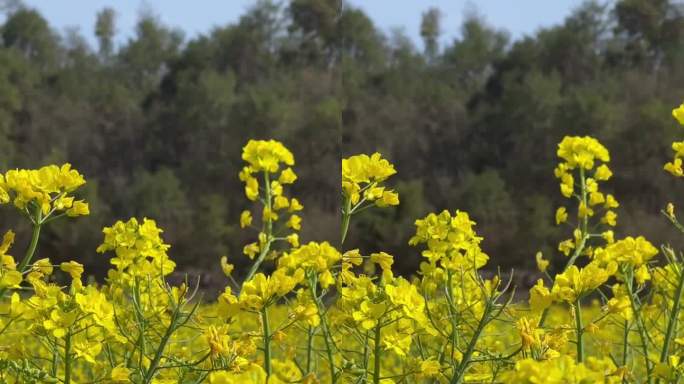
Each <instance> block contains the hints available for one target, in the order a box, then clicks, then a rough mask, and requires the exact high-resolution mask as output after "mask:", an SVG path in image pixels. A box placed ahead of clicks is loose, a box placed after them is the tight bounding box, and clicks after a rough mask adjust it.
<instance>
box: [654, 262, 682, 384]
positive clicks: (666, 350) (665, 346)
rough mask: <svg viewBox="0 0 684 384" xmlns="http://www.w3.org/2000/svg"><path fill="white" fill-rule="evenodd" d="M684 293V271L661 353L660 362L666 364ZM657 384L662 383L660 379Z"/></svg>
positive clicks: (680, 275) (678, 284)
mask: <svg viewBox="0 0 684 384" xmlns="http://www.w3.org/2000/svg"><path fill="white" fill-rule="evenodd" d="M683 291H684V271H680V273H679V282H678V283H677V291H676V292H675V296H674V302H673V303H672V311H671V312H670V319H669V321H668V323H667V331H666V332H665V339H664V342H663V349H662V351H661V352H660V362H661V363H664V362H665V361H667V357H668V354H669V353H670V341H671V340H672V336H673V333H674V330H675V329H676V328H677V320H678V319H679V306H680V299H681V297H682V292H683ZM656 382H660V379H658V380H657V381H656Z"/></svg>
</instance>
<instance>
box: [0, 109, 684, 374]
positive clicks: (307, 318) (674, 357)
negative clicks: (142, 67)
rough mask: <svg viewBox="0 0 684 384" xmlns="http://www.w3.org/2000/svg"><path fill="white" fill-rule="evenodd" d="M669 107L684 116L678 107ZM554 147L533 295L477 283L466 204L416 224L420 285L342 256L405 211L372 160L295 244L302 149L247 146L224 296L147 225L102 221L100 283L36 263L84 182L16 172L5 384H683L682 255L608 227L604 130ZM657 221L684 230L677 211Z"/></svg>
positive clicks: (66, 268)
mask: <svg viewBox="0 0 684 384" xmlns="http://www.w3.org/2000/svg"><path fill="white" fill-rule="evenodd" d="M673 116H674V117H675V118H676V119H677V120H678V121H679V122H680V123H684V105H683V106H681V107H679V108H677V109H675V110H674V111H673ZM672 148H673V149H674V151H675V155H674V159H673V160H672V162H669V163H667V164H666V165H665V167H664V168H665V170H666V171H668V172H670V173H672V174H673V175H675V176H678V177H681V176H682V175H683V174H684V172H682V158H684V142H676V143H674V144H673V145H672ZM558 157H559V159H560V162H559V164H558V166H557V167H556V170H555V177H556V178H558V179H559V181H560V193H561V194H562V196H564V197H566V198H567V199H568V203H567V205H565V206H562V207H559V208H558V210H557V212H556V217H555V221H556V224H557V225H566V226H567V227H568V233H569V238H568V239H567V240H564V241H562V242H561V243H560V244H559V246H558V250H559V255H558V256H557V257H561V258H562V257H564V258H565V260H564V263H563V264H565V267H564V268H562V269H561V270H552V269H551V267H550V265H551V263H550V262H549V260H548V259H545V258H544V256H543V255H541V254H537V256H536V261H537V265H538V267H539V270H540V272H541V273H542V274H543V276H544V278H542V279H539V281H538V282H537V283H536V284H535V285H534V286H533V287H532V288H531V289H530V292H529V301H528V302H515V301H514V297H515V293H514V290H515V289H514V287H512V286H511V285H510V282H509V281H502V279H501V278H500V277H499V276H495V277H493V278H491V279H484V278H483V277H482V276H481V274H480V273H479V270H480V269H481V268H483V267H484V266H485V265H486V264H487V262H488V259H489V258H488V256H487V255H486V254H485V253H484V252H483V251H482V249H481V248H480V244H481V242H482V241H483V238H482V237H480V236H478V235H477V232H476V230H475V222H473V221H472V220H471V218H470V217H469V216H468V214H467V213H466V212H464V211H459V210H456V211H446V210H445V211H443V212H439V213H431V214H429V215H427V216H426V217H423V218H420V219H418V220H416V222H415V226H416V231H415V235H414V236H413V237H412V238H411V239H410V240H409V243H410V244H411V245H413V246H415V247H417V248H418V249H420V250H421V254H422V256H423V261H422V262H421V264H420V267H419V270H417V271H416V273H415V275H414V276H412V277H411V278H410V279H407V278H405V277H400V276H395V275H394V274H393V272H392V264H393V262H394V256H392V255H389V254H387V253H385V252H382V251H378V252H375V253H370V254H369V253H368V250H359V249H347V248H345V245H344V240H345V237H346V235H347V231H348V229H349V223H350V221H351V220H352V219H353V217H354V216H356V215H359V214H362V212H363V211H364V210H366V209H373V208H376V209H377V208H380V209H391V207H392V206H396V205H398V204H399V195H398V193H397V192H396V191H394V190H392V189H391V187H389V186H388V184H387V182H388V179H390V178H391V177H392V175H394V174H395V173H396V170H395V169H394V166H393V165H392V164H391V163H389V162H388V161H387V160H386V159H384V158H383V157H382V156H381V155H380V154H378V153H375V154H372V155H370V156H369V155H364V154H361V155H357V156H351V157H349V158H346V159H342V210H341V216H342V223H341V238H340V239H339V241H337V240H336V241H333V242H331V243H329V242H321V243H315V242H310V243H308V244H300V239H299V235H298V233H297V232H298V231H299V230H300V228H301V226H302V219H301V217H300V216H299V215H298V214H297V212H299V211H301V210H302V209H303V206H302V204H301V203H300V202H299V201H298V200H297V199H296V198H294V197H292V196H290V194H289V193H288V189H289V187H290V185H291V184H292V183H294V182H295V181H296V180H297V175H296V173H295V171H294V170H293V168H292V167H294V165H295V159H294V155H293V154H292V153H291V152H290V151H289V150H288V149H287V148H285V147H284V146H283V145H282V144H281V143H279V142H276V141H273V140H270V141H255V140H251V141H249V142H248V143H247V145H246V146H245V147H244V150H243V155H242V158H243V160H244V161H245V166H244V168H243V169H242V170H241V171H240V173H239V177H240V180H242V182H244V185H245V195H246V197H247V199H248V200H249V201H251V202H252V203H253V204H254V205H253V207H252V208H251V209H248V210H245V211H244V212H242V214H241V215H240V218H239V221H240V225H241V227H242V228H244V229H245V230H253V233H254V242H252V243H249V244H247V245H245V247H244V254H245V255H246V256H247V257H249V258H250V259H251V260H252V266H251V268H250V270H249V271H248V273H247V276H246V279H245V280H244V282H243V283H242V284H238V283H237V282H236V281H235V280H234V279H233V277H232V272H233V266H232V265H231V264H230V263H229V260H228V258H227V257H223V258H221V260H220V266H221V268H222V270H223V271H224V272H225V275H226V288H225V291H224V292H223V293H222V294H221V295H220V296H219V298H218V299H217V301H216V302H215V303H200V301H199V300H197V299H196V298H195V294H196V290H195V288H194V287H193V284H192V282H191V281H187V282H186V283H183V284H181V285H180V286H171V285H170V284H169V283H167V281H166V280H165V276H168V275H169V274H170V273H172V272H173V271H174V269H175V267H176V265H175V263H174V262H173V260H171V259H170V258H169V257H168V254H167V251H168V249H169V245H168V244H166V243H164V240H163V239H162V236H161V235H162V230H161V229H160V228H158V227H157V225H156V223H155V222H154V221H153V220H150V219H147V218H144V219H141V220H138V219H135V218H132V219H129V220H127V221H125V222H124V221H119V222H117V223H115V224H113V225H112V226H111V227H107V228H105V229H104V230H103V234H104V237H103V242H102V245H100V246H99V247H98V249H97V252H99V253H103V254H104V256H103V257H108V258H109V262H110V264H111V269H110V270H109V272H108V274H107V278H106V281H105V283H104V284H103V285H97V284H94V283H92V284H87V285H84V283H83V279H82V275H83V273H84V270H83V266H82V265H81V264H79V263H78V262H77V261H70V262H65V263H61V264H60V265H53V263H52V262H51V261H50V260H49V259H39V260H35V259H34V256H35V254H36V249H37V247H38V244H39V242H40V232H41V228H43V227H45V226H46V225H49V224H50V223H51V222H52V221H54V220H58V219H60V218H62V217H72V218H73V217H78V216H81V215H87V214H88V213H89V209H88V204H87V203H86V202H85V201H82V200H77V199H76V198H75V197H74V196H75V194H77V191H78V188H79V187H80V186H82V185H83V184H84V183H85V180H84V178H83V176H82V175H81V174H80V173H79V172H78V171H76V170H74V169H72V168H71V166H70V165H69V164H65V165H63V166H61V167H58V166H54V165H51V166H47V167H44V168H41V169H38V170H11V171H8V172H7V173H5V174H4V175H0V202H1V203H3V204H13V205H14V206H15V207H16V208H17V211H18V212H19V213H21V214H22V215H24V216H26V218H27V220H29V221H30V222H31V224H32V227H33V236H32V238H31V242H30V243H29V244H28V245H27V246H26V252H25V254H24V255H23V256H21V257H18V258H15V257H13V256H10V254H11V253H13V251H14V250H13V249H11V246H12V243H13V241H14V234H13V232H12V231H7V232H6V234H5V236H4V238H3V240H2V244H1V245H0V293H1V294H2V302H1V303H0V382H3V383H127V382H132V383H201V382H208V383H214V384H223V383H266V382H269V383H309V384H312V383H384V384H389V383H437V382H439V383H464V382H469V383H497V382H500V383H601V382H605V383H624V382H630V383H632V382H634V383H657V382H663V383H664V382H677V381H678V380H679V379H680V376H681V374H682V371H683V370H684V364H680V357H681V355H682V354H683V353H684V337H683V336H684V335H683V334H684V332H682V331H681V330H680V329H681V328H682V325H681V324H680V323H679V320H680V319H681V318H682V316H683V315H682V311H681V296H682V293H683V292H684V271H683V269H682V267H683V266H684V264H683V263H682V260H681V257H680V256H678V252H676V251H675V250H673V249H670V248H669V247H667V246H663V247H662V248H661V249H660V250H659V249H658V248H656V247H655V246H654V245H653V244H651V243H650V242H649V241H648V240H647V239H645V238H643V237H642V236H638V235H635V236H629V237H625V238H621V239H616V238H615V234H614V232H613V229H612V228H613V227H615V226H616V225H618V222H617V214H616V212H615V208H617V207H618V206H619V203H618V201H617V199H616V197H614V196H613V195H612V194H610V193H607V192H605V191H606V190H607V189H610V185H609V182H610V179H611V177H612V171H611V170H610V168H609V166H608V163H609V161H610V155H609V152H608V150H607V149H606V148H605V147H604V146H603V145H602V144H601V143H600V142H599V141H597V140H596V139H594V138H591V137H566V138H564V139H563V140H562V142H561V143H560V144H559V145H558ZM663 215H664V219H665V220H669V221H670V222H671V223H672V224H673V225H674V226H675V227H676V228H677V229H679V230H681V231H682V232H684V226H682V225H681V224H680V223H679V221H678V219H677V217H676V214H675V209H674V207H673V206H672V205H671V204H668V205H667V208H666V209H665V210H664V211H663ZM267 271H272V272H267ZM64 281H68V282H69V283H68V284H67V285H65V286H62V285H60V284H59V283H60V282H64Z"/></svg>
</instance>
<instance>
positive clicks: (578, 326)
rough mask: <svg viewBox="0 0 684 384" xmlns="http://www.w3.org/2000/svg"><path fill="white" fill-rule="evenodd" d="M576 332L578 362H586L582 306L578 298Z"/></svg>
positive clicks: (576, 304) (576, 303)
mask: <svg viewBox="0 0 684 384" xmlns="http://www.w3.org/2000/svg"><path fill="white" fill-rule="evenodd" d="M575 332H576V334H577V362H578V363H581V362H583V361H584V337H583V336H584V329H583V326H582V304H581V303H580V299H579V298H578V299H577V300H576V301H575Z"/></svg>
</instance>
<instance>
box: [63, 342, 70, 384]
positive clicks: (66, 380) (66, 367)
mask: <svg viewBox="0 0 684 384" xmlns="http://www.w3.org/2000/svg"><path fill="white" fill-rule="evenodd" d="M69 383H71V329H69V330H68V331H67V334H66V339H64V384H69Z"/></svg>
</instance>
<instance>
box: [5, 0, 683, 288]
mask: <svg viewBox="0 0 684 384" xmlns="http://www.w3.org/2000/svg"><path fill="white" fill-rule="evenodd" d="M3 11H4V12H5V21H4V23H3V24H2V26H1V28H0V37H1V41H0V44H1V47H0V153H2V156H0V167H2V169H10V168H17V167H19V168H21V167H37V166H40V165H43V164H47V163H54V162H57V163H59V162H66V161H68V162H71V163H72V164H73V165H74V167H76V168H77V169H79V170H80V171H81V172H82V173H84V174H85V176H86V178H87V180H88V186H87V188H86V189H85V191H84V196H85V197H86V198H87V199H88V201H90V203H91V211H92V215H91V216H90V217H88V218H84V219H79V220H76V221H75V222H69V223H67V222H61V223H59V224H56V225H51V226H50V227H49V229H48V231H47V233H46V235H45V241H44V243H42V244H41V249H40V253H41V255H40V256H41V257H51V258H52V259H53V260H55V261H61V260H66V259H74V258H75V259H76V260H79V261H81V262H83V263H85V264H86V265H87V270H89V271H94V272H95V273H96V274H99V275H101V274H102V273H104V271H105V270H106V269H107V263H106V262H105V261H104V259H103V257H102V256H100V255H96V254H95V251H94V250H95V248H96V246H97V244H98V243H99V242H100V241H101V237H102V236H101V233H100V228H101V227H102V226H104V225H110V224H111V223H113V222H114V221H115V220H117V219H125V218H128V217H130V216H138V217H140V216H148V217H151V218H154V219H156V220H157V221H158V223H159V225H160V226H161V227H163V228H165V230H166V232H165V239H166V240H167V242H169V243H171V244H172V245H173V248H172V251H171V254H172V257H173V258H174V259H175V260H177V261H178V263H179V265H180V267H181V270H185V271H190V272H193V271H195V272H199V271H216V270H217V268H216V266H217V263H218V259H219V257H220V256H222V255H224V254H227V255H229V259H231V260H232V262H234V263H236V264H237V265H238V266H245V265H246V264H248V259H246V258H245V257H243V256H242V255H241V249H242V245H243V244H245V243H246V242H247V241H248V240H249V241H251V240H252V237H253V234H250V233H245V232H244V231H241V230H239V227H238V225H237V223H238V218H239V214H240V211H241V210H242V209H244V208H246V207H248V206H249V204H248V202H247V201H246V199H245V198H244V194H243V191H242V187H241V184H240V182H239V180H238V179H237V173H238V172H239V170H240V168H241V166H242V161H241V159H240V153H241V148H242V146H243V145H244V143H245V142H246V141H247V140H248V139H250V138H262V139H263V138H274V139H277V140H281V141H283V142H284V143H285V144H286V145H287V146H288V147H289V148H290V149H291V150H292V151H293V152H294V154H295V156H296V159H297V167H296V169H297V171H298V173H299V176H300V179H299V180H298V182H297V183H296V186H295V187H294V193H295V195H296V196H297V197H298V198H300V199H301V201H302V202H303V204H304V205H305V207H306V209H305V215H304V226H303V232H302V236H303V240H305V241H308V240H335V239H337V238H338V236H339V200H340V198H339V184H340V154H342V156H349V155H352V154H356V153H360V152H366V153H372V152H374V151H380V152H381V153H383V155H384V156H386V157H387V158H389V159H390V160H391V161H392V162H394V163H395V165H396V167H397V169H398V171H399V172H398V175H397V176H395V177H394V178H393V179H392V180H393V184H394V186H395V187H396V189H397V190H398V191H399V192H400V196H401V205H400V206H399V207H398V208H396V209H388V210H369V211H366V212H364V213H363V214H361V215H359V216H357V217H355V221H354V223H353V228H352V229H351V232H350V238H349V239H348V243H347V244H348V246H349V247H359V248H361V249H362V251H364V252H365V253H370V252H374V251H378V250H386V251H388V252H390V253H393V254H395V255H396V256H397V257H396V260H397V263H396V266H397V270H398V272H402V271H403V272H406V273H408V272H410V271H413V270H414V269H415V268H416V266H417V263H418V262H419V259H420V256H419V252H418V251H417V250H415V249H411V248H409V247H408V246H407V241H408V238H409V236H410V234H411V233H412V231H413V230H414V228H413V221H414V220H415V219H416V218H418V217H420V216H422V215H424V214H426V213H427V212H429V211H439V210H442V209H449V210H456V209H462V210H466V211H468V212H470V213H471V215H472V216H473V217H474V219H475V220H476V221H477V222H478V227H479V232H480V233H481V234H482V235H483V236H484V237H485V239H486V240H485V242H484V246H483V247H484V249H485V250H486V251H488V252H489V253H490V255H491V256H492V258H493V261H492V263H491V264H490V265H492V266H495V265H500V266H502V267H504V268H510V267H515V268H517V269H532V268H533V265H532V264H533V260H534V257H533V255H534V253H535V252H536V251H537V250H542V251H544V253H545V255H546V257H553V258H555V259H556V260H557V262H558V263H562V261H563V260H562V257H561V256H559V254H558V252H557V251H555V248H556V244H557V242H558V241H559V240H560V239H562V238H564V237H567V236H569V233H570V232H571V230H570V229H568V228H556V227H555V226H554V225H553V213H554V211H555V208H556V207H557V206H558V205H559V204H561V203H562V202H563V201H562V199H561V197H560V193H559V191H558V185H557V183H556V180H555V179H554V178H553V168H554V166H555V164H556V154H555V149H556V144H557V143H558V142H559V141H560V139H561V138H562V137H563V136H564V135H587V134H590V135H593V136H595V137H597V138H599V139H600V140H601V141H602V142H604V143H605V144H606V145H607V146H608V147H609V149H610V150H611V153H612V157H613V158H612V168H613V169H614V171H615V177H614V179H613V180H612V181H611V182H610V183H609V185H610V187H609V188H613V190H612V192H614V193H615V195H616V197H617V198H618V200H619V201H620V202H621V203H622V206H621V208H620V209H619V211H618V213H619V219H618V221H619V227H618V230H617V232H618V233H617V234H618V236H623V235H628V234H637V233H639V234H644V235H646V236H647V237H648V238H649V239H650V240H651V241H653V242H654V243H660V242H667V241H668V239H672V238H674V236H672V232H671V229H670V227H669V226H668V225H667V224H666V222H665V220H663V219H661V218H660V217H659V210H660V209H661V208H662V207H663V206H664V205H665V204H666V202H668V201H674V202H675V203H680V205H681V204H682V203H684V198H682V192H681V186H679V187H678V186H677V185H676V183H675V182H674V181H673V178H671V177H668V175H667V174H665V173H664V172H663V171H662V170H661V169H662V164H663V163H664V162H665V161H666V160H667V157H668V155H669V148H668V146H669V143H670V142H671V141H672V140H673V139H674V138H681V137H682V134H683V132H682V131H681V130H680V129H679V128H677V125H676V124H675V122H674V121H673V120H672V118H671V117H670V110H671V109H672V108H673V107H674V106H676V105H678V104H679V103H680V102H681V101H682V100H683V99H684V8H682V6H681V5H679V4H678V3H675V2H674V1H668V0H619V1H611V2H605V3H602V2H588V3H585V4H584V5H582V6H580V7H578V8H577V9H576V10H575V11H574V12H573V13H572V14H571V15H570V16H569V17H567V19H566V20H565V21H564V22H563V23H562V24H560V25H557V26H554V27H551V28H545V29H542V30H539V31H538V32H537V33H535V34H534V35H531V36H526V37H524V38H522V39H519V40H516V41H512V40H511V39H510V38H509V36H508V34H507V33H506V32H505V31H502V30H499V29H497V28H496V27H495V26H490V25H488V24H487V23H486V22H485V21H484V19H483V18H482V17H481V16H479V15H477V14H476V13H472V12H471V13H468V14H467V15H466V18H465V21H464V22H463V25H462V27H461V32H462V33H461V35H460V37H458V38H456V39H454V40H453V41H452V42H451V43H449V44H446V45H440V41H443V40H442V39H440V31H441V30H442V26H441V25H440V21H441V18H440V11H439V10H438V9H426V10H425V13H423V15H422V24H421V30H420V35H421V36H422V38H423V42H422V43H423V44H416V42H413V41H411V39H410V38H409V37H407V35H405V34H404V33H402V32H401V31H400V30H395V31H392V32H391V33H389V34H386V33H383V32H382V31H380V30H379V29H378V28H377V27H376V26H375V25H374V23H373V20H371V19H369V17H368V16H367V15H365V14H364V12H363V11H361V10H360V9H357V8H355V7H354V6H353V5H350V4H341V3H339V1H338V0H291V1H289V2H269V1H260V2H255V5H254V6H253V7H252V8H251V9H250V10H249V11H247V12H246V13H245V14H244V15H242V16H241V17H240V19H239V21H238V22H236V23H234V24H230V25H225V26H222V27H217V28H214V29H213V30H212V31H211V32H209V33H206V34H204V35H200V36H198V37H195V38H191V39H188V38H186V37H185V36H184V34H183V32H182V31H179V30H176V29H174V28H170V27H168V26H166V25H163V24H162V23H161V22H160V21H159V20H158V19H157V18H156V17H155V16H154V15H153V14H143V15H141V17H140V19H139V21H138V24H137V29H136V31H135V34H134V37H132V38H130V39H128V41H124V42H122V43H116V42H117V38H116V32H115V31H117V28H116V13H115V12H114V11H113V10H111V9H103V10H102V11H101V12H100V13H99V14H98V15H97V23H96V25H94V26H93V30H92V33H93V34H95V36H96V37H97V42H98V44H97V46H95V47H91V46H89V44H88V43H87V39H86V38H84V36H82V35H81V34H79V33H78V32H75V31H68V32H65V33H58V32H56V31H55V30H54V29H53V28H51V26H50V25H49V24H48V22H47V21H46V19H45V18H44V17H43V16H42V15H41V14H40V13H39V12H37V11H36V10H34V9H32V8H30V7H27V6H25V5H22V4H21V3H18V2H16V1H13V2H6V3H5V4H4V7H3ZM417 17H420V15H417ZM419 46H420V48H419ZM0 221H2V222H1V223H0V224H1V226H0V227H1V228H4V229H7V228H10V227H12V228H16V229H18V230H19V234H20V241H19V244H23V243H22V242H21V240H22V239H25V238H26V235H27V233H26V228H25V227H23V225H25V223H23V224H22V223H21V222H20V220H18V219H17V218H16V215H15V214H13V213H11V211H10V210H8V209H3V214H2V215H1V216H0ZM347 244H346V245H347ZM14 252H15V253H20V252H23V250H22V248H21V245H18V246H17V247H16V248H15V251H14Z"/></svg>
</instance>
